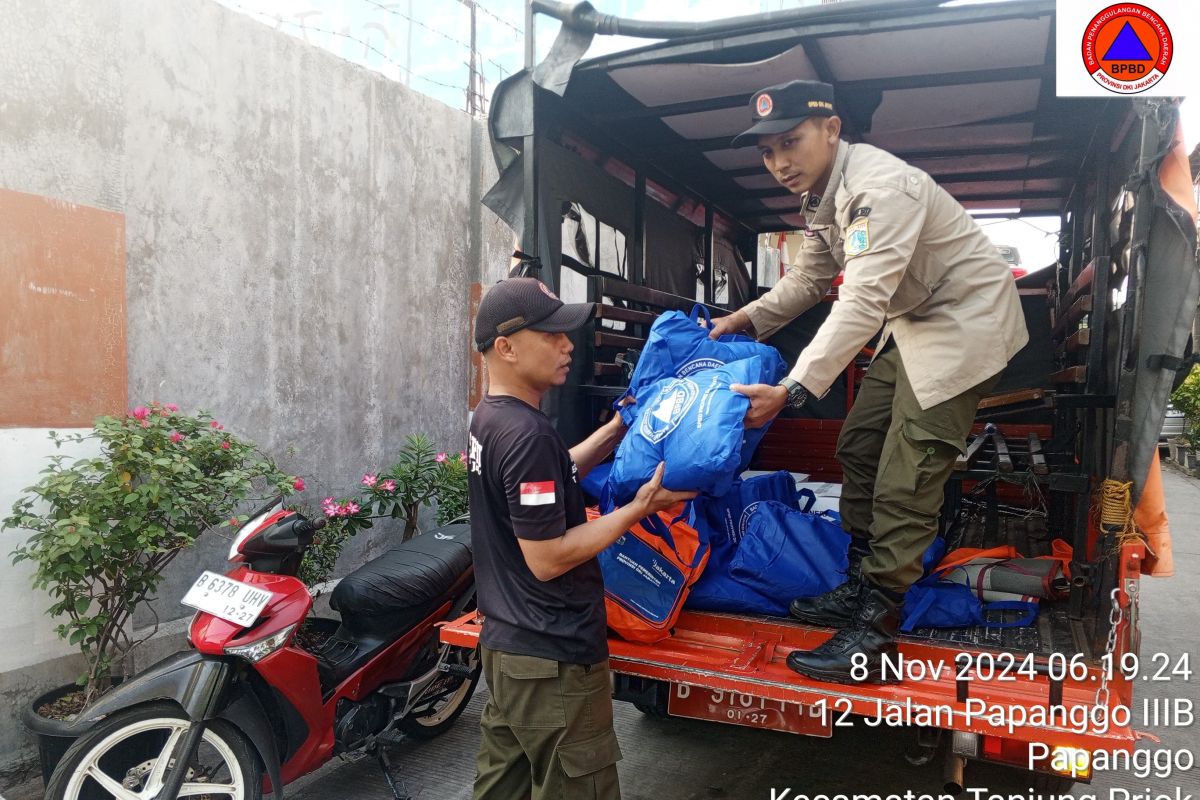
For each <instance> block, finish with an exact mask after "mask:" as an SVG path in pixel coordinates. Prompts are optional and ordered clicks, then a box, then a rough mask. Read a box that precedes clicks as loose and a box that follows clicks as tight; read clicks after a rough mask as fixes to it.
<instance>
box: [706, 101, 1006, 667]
mask: <svg viewBox="0 0 1200 800" xmlns="http://www.w3.org/2000/svg"><path fill="white" fill-rule="evenodd" d="M750 107H751V111H752V115H753V119H754V125H753V127H751V128H750V129H749V130H747V131H746V132H745V133H743V134H741V135H740V136H738V137H737V139H735V140H734V143H735V145H736V144H737V143H738V142H739V141H749V142H755V141H756V142H757V144H758V146H759V149H760V151H761V152H762V157H763V163H764V165H765V166H766V168H767V169H768V170H769V171H770V172H771V174H772V175H774V176H775V178H776V180H778V181H779V182H780V183H781V184H783V185H784V186H785V187H787V188H788V189H789V190H790V191H791V192H793V193H794V194H797V195H803V196H805V197H806V198H807V200H806V203H805V208H806V212H805V216H806V223H807V224H806V227H805V229H804V237H803V243H802V246H801V249H800V258H799V261H798V263H797V264H796V266H795V267H794V268H792V269H791V270H789V271H788V273H787V275H785V276H784V277H783V278H782V279H780V281H779V283H778V284H777V285H776V286H775V287H774V288H773V289H772V290H771V291H770V292H769V293H768V294H766V295H765V296H763V297H762V298H761V299H759V300H756V301H754V302H752V303H750V304H749V305H747V306H745V307H744V308H742V309H740V310H739V311H736V312H734V313H733V314H731V315H729V316H727V317H723V318H721V319H718V320H714V322H713V330H712V335H713V336H714V337H716V336H720V335H721V334H723V333H729V332H733V331H741V330H753V332H754V333H755V334H756V335H757V336H758V338H760V339H765V338H767V337H769V336H771V335H772V334H773V333H774V332H775V331H777V330H779V329H780V328H781V327H783V326H784V325H786V324H787V323H788V322H790V321H791V320H793V319H794V318H796V317H797V316H799V315H800V314H802V313H804V312H805V311H807V310H808V309H809V308H811V307H812V306H814V305H815V304H816V303H818V302H820V301H821V299H822V298H823V297H824V296H825V294H826V293H827V292H828V291H829V287H830V284H831V283H832V281H833V279H834V278H835V277H836V276H837V274H838V273H839V272H842V271H843V270H844V271H845V277H844V282H843V283H842V285H841V287H840V289H839V290H838V300H837V302H835V303H834V305H833V309H832V311H831V312H830V314H829V317H828V318H827V319H826V320H825V322H824V324H822V326H821V328H820V330H818V331H817V334H816V336H815V337H814V338H813V340H812V342H811V343H810V344H809V345H808V346H807V347H806V348H804V350H803V352H802V353H801V354H800V357H799V359H798V360H797V361H796V365H795V367H793V369H792V371H791V373H790V374H789V375H788V377H786V378H784V379H783V381H782V382H781V383H780V385H778V386H766V385H757V386H746V387H739V388H740V390H741V391H743V392H744V393H745V394H747V395H748V396H749V397H750V399H751V410H750V413H749V415H748V417H747V424H749V425H751V426H755V425H761V424H763V423H765V422H766V421H767V420H769V419H771V418H773V417H774V416H775V415H776V414H778V413H779V412H780V411H781V410H782V409H783V407H784V406H785V405H790V406H792V407H800V406H802V405H803V404H804V402H805V401H806V400H807V398H808V396H809V395H810V394H812V395H815V396H817V397H821V396H823V395H824V394H825V393H826V392H827V391H828V390H829V387H830V385H831V384H832V383H833V382H834V381H835V380H836V379H837V377H838V376H839V375H840V374H842V372H843V371H844V370H845V369H846V366H847V365H848V364H849V363H850V362H851V360H852V359H853V358H854V357H855V356H856V355H857V354H858V352H859V351H860V350H861V349H862V347H863V346H864V345H865V344H867V342H868V341H869V340H870V339H871V337H873V336H874V335H875V334H876V333H877V332H878V331H879V330H880V328H881V327H882V328H883V333H882V336H881V337H880V343H879V346H878V348H877V349H876V355H875V360H874V361H873V363H872V364H871V367H870V369H869V370H868V371H867V374H866V376H865V377H864V379H863V383H862V389H861V391H860V393H859V394H858V396H857V397H856V398H855V403H854V407H853V409H852V410H851V411H850V414H849V416H848V417H847V418H846V422H845V425H844V426H843V428H842V434H841V437H840V438H839V440H838V460H839V461H840V462H841V464H842V467H843V471H844V474H845V479H844V480H845V483H844V485H843V487H842V499H841V509H840V510H841V516H842V524H843V526H844V527H845V528H846V530H847V531H849V533H850V534H851V537H852V538H851V542H852V544H851V548H850V568H849V574H848V576H847V581H846V582H845V583H843V584H842V585H841V586H839V587H837V588H836V589H834V590H832V591H831V592H829V593H827V594H824V595H821V596H819V597H815V598H801V599H797V600H796V601H795V602H793V603H792V607H791V608H792V614H793V616H795V617H797V618H798V619H801V620H804V621H806V622H809V623H811V624H817V625H826V626H830V627H835V628H841V630H840V631H839V632H838V633H837V634H836V635H835V636H834V637H833V638H832V639H830V640H829V641H828V642H826V643H825V644H822V645H821V646H820V647H818V648H816V649H815V650H812V651H799V650H798V651H795V652H793V653H792V654H791V655H789V657H788V666H790V667H791V668H792V669H794V670H795V671H797V672H799V673H801V674H803V675H807V676H809V677H813V678H818V679H821V680H830V681H836V682H843V683H844V682H850V681H851V680H852V676H851V667H852V665H853V663H854V662H853V659H854V657H855V655H856V654H860V653H861V654H865V655H866V656H867V662H866V663H867V664H868V665H869V670H870V673H871V676H872V677H871V678H869V680H878V676H877V671H878V664H879V662H880V661H881V660H882V656H883V654H885V653H893V652H894V651H895V642H894V637H895V634H896V629H897V626H898V623H899V606H900V604H901V603H902V602H903V597H904V592H905V591H906V590H907V589H908V587H909V586H910V585H911V584H912V583H913V582H914V581H916V580H917V579H918V578H920V576H921V555H922V554H923V553H924V551H925V549H926V547H928V546H929V544H930V543H931V542H932V540H933V538H934V536H936V534H937V520H938V515H939V513H940V511H941V506H942V493H943V489H944V487H945V483H946V480H947V479H948V478H949V476H950V472H951V470H952V469H953V465H954V460H955V458H956V457H957V456H958V455H959V453H961V452H964V451H965V446H966V437H967V434H968V433H969V432H970V427H971V423H972V421H973V420H974V418H975V408H976V406H977V405H978V403H979V400H980V398H981V397H982V396H983V395H985V394H986V393H987V392H988V391H990V390H991V388H992V387H993V386H994V385H995V384H996V381H997V380H998V378H999V375H1000V372H1001V370H1003V369H1004V367H1005V365H1006V364H1007V363H1008V361H1009V359H1010V358H1012V356H1013V355H1014V354H1016V352H1017V351H1018V350H1020V349H1021V348H1022V347H1023V346H1024V345H1025V343H1026V342H1027V341H1028V339H1029V337H1028V333H1027V332H1026V330H1025V320H1024V317H1023V315H1022V312H1021V304H1020V299H1019V297H1018V295H1017V291H1016V287H1015V286H1014V282H1013V278H1012V275H1011V273H1010V272H1009V269H1008V265H1007V264H1005V262H1004V260H1003V259H1001V257H1000V255H999V253H998V251H997V250H996V247H995V246H994V245H993V244H992V243H991V242H990V241H989V240H988V238H987V236H986V235H985V234H984V233H983V231H982V230H981V229H980V228H979V226H978V225H977V224H976V223H975V220H973V219H972V218H971V216H970V215H969V214H967V212H966V210H965V209H964V208H963V207H962V206H961V205H959V203H958V202H957V201H955V200H954V198H952V197H951V196H950V195H949V194H947V193H946V191H945V190H943V189H942V188H941V187H939V186H938V185H937V184H936V183H935V182H934V181H933V179H932V178H930V177H929V175H927V174H926V173H925V172H922V171H921V170H919V169H917V168H916V167H913V166H910V165H908V164H906V163H904V162H903V161H901V160H900V159H898V158H896V157H894V156H892V155H890V154H888V153H886V152H884V151H882V150H879V149H878V148H875V147H872V146H870V145H867V144H849V143H847V142H845V141H842V139H841V120H840V119H839V118H838V117H837V116H836V111H835V108H834V96H833V87H832V86H830V85H829V84H825V83H818V82H815V81H792V82H790V83H786V84H782V85H779V86H772V87H768V88H766V89H763V90H762V91H760V92H757V93H756V94H755V95H754V97H753V98H752V99H751V102H750Z"/></svg>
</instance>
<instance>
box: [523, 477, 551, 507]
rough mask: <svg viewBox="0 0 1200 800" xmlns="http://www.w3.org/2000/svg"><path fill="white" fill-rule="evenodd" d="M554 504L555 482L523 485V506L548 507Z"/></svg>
mask: <svg viewBox="0 0 1200 800" xmlns="http://www.w3.org/2000/svg"><path fill="white" fill-rule="evenodd" d="M553 503H554V481H542V482H541V483H522V484H521V505H523V506H548V505H551V504H553Z"/></svg>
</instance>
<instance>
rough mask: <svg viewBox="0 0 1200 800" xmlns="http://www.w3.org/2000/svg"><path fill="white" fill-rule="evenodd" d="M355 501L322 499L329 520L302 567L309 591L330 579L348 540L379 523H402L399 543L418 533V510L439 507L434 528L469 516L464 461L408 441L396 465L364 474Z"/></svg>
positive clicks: (424, 443) (460, 455)
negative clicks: (389, 520) (384, 519)
mask: <svg viewBox="0 0 1200 800" xmlns="http://www.w3.org/2000/svg"><path fill="white" fill-rule="evenodd" d="M359 487H360V488H359V493H358V494H357V495H356V496H354V497H340V498H335V497H326V498H325V499H324V500H322V501H321V511H322V513H324V514H325V516H326V517H327V518H328V519H329V524H328V525H326V526H325V529H324V530H322V531H321V532H320V534H319V536H318V541H317V542H314V546H313V547H312V548H310V549H309V551H308V553H307V554H306V555H305V558H304V562H303V563H302V564H301V578H302V579H303V580H304V582H305V583H307V584H308V585H309V586H314V585H315V584H317V583H321V582H322V581H325V580H327V579H328V577H329V575H330V574H331V573H332V572H333V566H334V563H335V562H336V561H337V557H338V555H339V554H340V553H341V550H342V547H343V546H344V545H345V543H346V540H347V539H349V538H350V537H351V536H353V535H354V534H356V533H358V532H359V531H360V530H363V529H364V528H370V527H372V526H373V525H374V521H375V520H377V519H382V518H390V519H400V520H404V532H403V534H402V535H401V541H405V542H406V541H408V540H409V539H411V538H412V537H413V536H415V535H416V534H417V533H418V532H419V529H418V524H417V521H418V516H419V514H420V511H421V508H422V507H425V506H432V505H434V504H435V503H436V504H437V523H438V524H439V525H445V524H446V523H448V522H450V521H452V520H454V519H456V518H458V517H461V516H462V515H464V514H466V513H467V455H466V453H456V454H449V453H439V452H437V450H436V449H435V448H434V447H433V445H431V444H430V443H429V440H428V439H426V438H425V437H424V436H409V437H408V438H407V439H406V440H405V443H404V447H403V448H402V449H401V450H400V454H399V457H398V459H397V461H396V463H395V464H393V465H392V466H390V467H388V468H387V469H384V470H381V471H380V472H367V473H364V474H363V476H362V478H361V479H360V480H359Z"/></svg>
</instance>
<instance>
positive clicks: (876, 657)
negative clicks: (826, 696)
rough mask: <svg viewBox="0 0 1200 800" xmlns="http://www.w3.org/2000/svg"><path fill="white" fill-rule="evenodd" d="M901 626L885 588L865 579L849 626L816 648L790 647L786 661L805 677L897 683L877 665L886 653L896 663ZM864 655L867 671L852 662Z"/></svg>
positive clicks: (895, 609) (893, 604)
mask: <svg viewBox="0 0 1200 800" xmlns="http://www.w3.org/2000/svg"><path fill="white" fill-rule="evenodd" d="M899 626H900V606H899V604H898V603H897V601H896V600H893V599H892V598H891V597H889V596H888V594H887V593H885V592H884V590H882V589H880V588H879V587H877V586H874V585H872V584H871V583H869V582H867V581H866V580H864V581H863V582H862V583H861V589H860V592H859V607H858V611H857V613H856V614H855V615H854V619H853V620H852V621H851V623H850V625H849V627H846V628H843V629H842V630H840V631H838V632H837V633H835V634H834V635H833V638H832V639H830V640H829V641H827V642H825V643H824V644H822V645H820V646H819V647H817V648H816V649H815V650H793V651H792V652H791V653H790V654H788V657H787V665H788V666H789V667H791V668H792V669H793V670H795V671H796V672H799V673H800V674H801V675H804V676H805V677H808V678H814V679H816V680H819V681H829V682H831V683H898V682H899V681H898V680H896V679H895V678H891V677H889V679H888V680H886V681H885V680H884V679H883V675H882V673H881V669H880V665H881V663H882V661H883V656H884V655H885V654H886V655H887V656H889V657H890V658H891V661H892V663H896V661H897V659H896V630H897V628H899ZM859 653H862V654H863V655H865V656H866V663H865V668H866V675H865V676H864V675H863V674H862V670H861V669H859V670H855V669H854V665H855V663H857V662H861V661H862V659H861V658H859V659H857V661H856V659H855V658H854V657H855V655H856V654H859Z"/></svg>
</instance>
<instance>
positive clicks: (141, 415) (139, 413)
mask: <svg viewBox="0 0 1200 800" xmlns="http://www.w3.org/2000/svg"><path fill="white" fill-rule="evenodd" d="M131 416H132V417H133V418H134V419H140V420H143V421H145V419H146V417H148V416H150V409H148V408H146V407H145V406H138V407H137V408H135V409H134V410H133V413H132V415H131Z"/></svg>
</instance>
